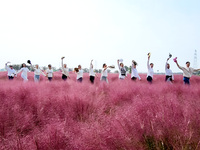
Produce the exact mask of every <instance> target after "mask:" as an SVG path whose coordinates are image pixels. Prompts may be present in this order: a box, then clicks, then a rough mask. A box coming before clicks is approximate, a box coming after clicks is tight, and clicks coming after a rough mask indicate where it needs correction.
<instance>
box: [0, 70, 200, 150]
mask: <svg viewBox="0 0 200 150" xmlns="http://www.w3.org/2000/svg"><path fill="white" fill-rule="evenodd" d="M2 74H3V75H2ZM2 74H0V77H1V79H0V149H83V150H85V149H199V148H200V145H199V139H200V126H199V124H200V117H199V114H200V88H199V82H200V78H199V77H198V76H193V77H192V79H191V85H190V86H186V85H184V84H183V81H182V76H181V75H175V82H174V83H173V84H169V83H165V82H164V79H165V77H164V75H155V77H154V81H153V84H151V85H150V84H148V83H147V81H146V75H145V74H142V75H141V77H142V81H136V82H134V81H131V80H130V75H128V77H127V78H126V79H125V80H124V81H121V80H119V79H118V75H117V74H109V77H108V80H109V84H107V83H102V82H100V81H99V78H96V79H95V84H94V85H93V84H91V83H90V81H89V77H88V74H84V79H83V83H77V82H76V75H75V74H70V76H71V79H67V81H66V82H64V81H62V79H61V74H60V73H55V78H54V79H53V81H52V82H48V81H47V79H46V78H45V77H42V76H41V77H42V78H41V81H40V82H39V83H34V80H33V74H32V73H30V74H29V77H28V78H29V81H28V82H27V83H24V82H22V79H21V77H20V76H18V77H17V78H15V79H14V80H13V81H8V79H7V78H4V75H6V74H5V73H2Z"/></svg>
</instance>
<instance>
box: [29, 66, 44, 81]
mask: <svg viewBox="0 0 200 150" xmlns="http://www.w3.org/2000/svg"><path fill="white" fill-rule="evenodd" d="M31 68H32V69H33V70H34V81H35V82H39V81H40V74H42V75H43V76H46V75H45V74H44V73H43V72H42V70H41V69H40V68H39V65H38V64H36V65H35V67H34V66H33V65H32V64H31Z"/></svg>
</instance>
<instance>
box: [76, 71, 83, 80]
mask: <svg viewBox="0 0 200 150" xmlns="http://www.w3.org/2000/svg"><path fill="white" fill-rule="evenodd" d="M79 78H83V70H82V69H80V70H79V71H78V72H77V77H76V79H77V80H78V79H79Z"/></svg>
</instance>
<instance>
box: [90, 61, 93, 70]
mask: <svg viewBox="0 0 200 150" xmlns="http://www.w3.org/2000/svg"><path fill="white" fill-rule="evenodd" d="M92 62H93V60H91V62H90V69H92V68H93V64H92Z"/></svg>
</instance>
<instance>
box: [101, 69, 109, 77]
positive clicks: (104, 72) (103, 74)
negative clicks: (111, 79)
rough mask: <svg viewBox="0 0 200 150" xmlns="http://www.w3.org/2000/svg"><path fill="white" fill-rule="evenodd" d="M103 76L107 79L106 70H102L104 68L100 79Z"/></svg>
mask: <svg viewBox="0 0 200 150" xmlns="http://www.w3.org/2000/svg"><path fill="white" fill-rule="evenodd" d="M102 76H104V77H107V76H108V71H107V69H106V70H104V68H103V69H102V73H101V77H102Z"/></svg>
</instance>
